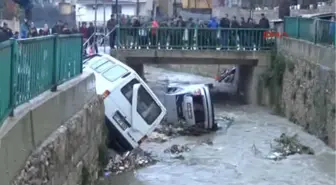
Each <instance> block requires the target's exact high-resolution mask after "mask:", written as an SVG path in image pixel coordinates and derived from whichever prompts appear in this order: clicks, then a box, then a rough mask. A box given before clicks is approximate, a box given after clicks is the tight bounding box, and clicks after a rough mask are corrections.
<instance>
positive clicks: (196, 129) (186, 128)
mask: <svg viewBox="0 0 336 185" xmlns="http://www.w3.org/2000/svg"><path fill="white" fill-rule="evenodd" d="M154 131H155V132H158V133H160V134H164V135H166V136H169V137H177V136H201V135H204V134H208V133H211V132H212V131H211V130H208V129H204V128H202V127H200V126H198V125H187V124H186V123H184V122H183V121H179V122H178V123H174V124H171V123H163V124H161V125H160V126H159V127H157V128H156V129H155V130H154Z"/></svg>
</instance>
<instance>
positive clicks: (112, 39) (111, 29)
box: [107, 14, 117, 49]
mask: <svg viewBox="0 0 336 185" xmlns="http://www.w3.org/2000/svg"><path fill="white" fill-rule="evenodd" d="M116 25H117V21H116V20H115V18H114V15H113V14H112V15H111V19H110V20H108V21H107V29H108V31H109V33H110V35H109V42H110V43H109V44H110V48H111V49H114V47H115V38H116V31H115V26H116Z"/></svg>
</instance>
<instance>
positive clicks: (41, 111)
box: [0, 73, 104, 185]
mask: <svg viewBox="0 0 336 185" xmlns="http://www.w3.org/2000/svg"><path fill="white" fill-rule="evenodd" d="M14 115H15V116H14V117H12V118H8V119H7V120H6V122H5V123H4V125H3V127H2V128H1V130H0V141H1V148H0V160H1V161H0V163H1V166H0V179H1V184H3V185H6V184H30V185H34V184H54V185H73V184H94V181H95V180H96V179H97V178H98V174H97V173H98V171H99V168H100V166H101V164H100V163H101V161H102V160H101V158H102V157H104V155H102V154H103V153H104V152H102V151H104V147H103V146H104V145H102V144H103V143H104V142H103V141H104V140H103V133H104V132H103V130H104V129H103V126H104V124H103V121H104V104H103V101H102V99H101V98H100V97H99V96H97V95H96V91H95V78H94V75H93V74H88V73H83V74H82V75H81V76H79V77H76V78H74V79H73V80H70V81H69V82H67V83H64V84H63V85H60V86H59V87H58V90H57V92H45V93H43V94H41V95H40V96H38V97H36V98H34V99H32V100H31V101H29V102H28V103H26V104H23V105H21V106H20V107H18V108H17V109H16V110H15V113H14ZM99 155H100V156H99Z"/></svg>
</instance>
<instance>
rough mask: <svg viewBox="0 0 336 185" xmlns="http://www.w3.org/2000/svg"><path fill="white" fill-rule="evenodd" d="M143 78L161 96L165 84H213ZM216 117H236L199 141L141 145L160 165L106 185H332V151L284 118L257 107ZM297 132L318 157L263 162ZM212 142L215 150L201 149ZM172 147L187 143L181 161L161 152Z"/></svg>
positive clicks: (149, 71)
mask: <svg viewBox="0 0 336 185" xmlns="http://www.w3.org/2000/svg"><path fill="white" fill-rule="evenodd" d="M146 79H147V80H148V83H149V84H150V86H151V87H152V88H153V89H154V90H155V92H156V93H157V94H158V95H159V97H162V96H161V95H162V90H163V89H164V86H165V85H167V83H185V82H192V83H202V82H206V83H207V82H211V81H212V79H209V78H202V77H199V76H195V75H190V74H184V73H176V72H171V71H167V70H163V69H158V68H153V67H147V68H146ZM215 111H216V116H221V115H223V116H230V117H234V119H235V121H234V123H233V124H232V125H231V126H230V127H228V128H227V125H224V124H222V125H221V123H220V125H221V126H222V127H223V128H224V129H222V130H220V131H218V132H216V133H213V134H210V135H206V136H202V137H179V138H175V139H172V140H170V141H167V142H165V143H153V142H152V143H144V144H143V146H142V148H144V149H145V150H148V151H152V152H153V154H154V155H156V156H157V158H158V159H159V161H160V162H158V163H157V164H155V165H153V166H150V167H147V168H144V169H141V170H137V171H136V172H130V173H126V174H122V175H119V176H114V177H110V178H106V185H172V184H173V185H215V184H218V185H223V184H228V185H271V184H276V185H332V184H335V183H334V181H335V152H334V151H333V150H331V149H330V148H328V147H326V146H325V144H324V143H323V142H321V141H320V140H318V139H316V138H315V137H313V136H311V135H308V134H306V133H305V132H303V131H302V130H301V129H300V128H299V127H297V126H295V125H293V124H292V123H290V122H289V121H287V120H286V119H284V118H281V117H278V116H275V115H272V114H271V113H270V112H269V111H268V110H267V109H264V108H261V107H256V106H242V105H239V106H237V105H236V106H235V105H225V104H224V103H223V102H221V103H217V104H216V105H215ZM284 132H285V133H288V134H294V133H298V135H299V139H300V141H301V142H302V144H305V145H308V146H310V147H312V148H313V149H314V150H315V152H316V155H293V156H289V157H288V158H287V159H284V160H281V161H272V160H268V159H265V156H266V155H268V154H269V153H270V147H271V146H270V145H271V141H272V140H273V139H274V138H276V137H279V136H280V134H281V133H284ZM208 139H210V140H212V141H213V145H206V144H202V141H204V140H208ZM172 144H190V146H191V151H190V152H188V153H184V154H183V155H184V160H181V159H172V157H171V156H170V155H169V154H165V153H163V150H164V149H165V148H167V147H169V146H171V145H172Z"/></svg>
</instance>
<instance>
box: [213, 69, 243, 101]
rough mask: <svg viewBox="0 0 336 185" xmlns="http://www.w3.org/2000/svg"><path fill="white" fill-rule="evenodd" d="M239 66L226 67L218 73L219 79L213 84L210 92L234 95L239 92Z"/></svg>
mask: <svg viewBox="0 0 336 185" xmlns="http://www.w3.org/2000/svg"><path fill="white" fill-rule="evenodd" d="M239 72H240V69H239V67H233V68H231V69H227V70H225V71H223V72H222V74H220V77H219V79H217V80H216V82H215V83H214V84H213V88H212V89H211V92H217V93H227V94H229V95H236V94H237V93H239V92H238V91H239V87H238V86H239Z"/></svg>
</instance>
